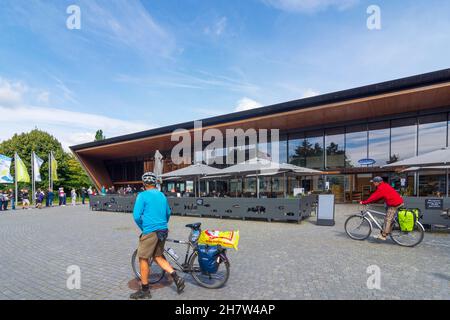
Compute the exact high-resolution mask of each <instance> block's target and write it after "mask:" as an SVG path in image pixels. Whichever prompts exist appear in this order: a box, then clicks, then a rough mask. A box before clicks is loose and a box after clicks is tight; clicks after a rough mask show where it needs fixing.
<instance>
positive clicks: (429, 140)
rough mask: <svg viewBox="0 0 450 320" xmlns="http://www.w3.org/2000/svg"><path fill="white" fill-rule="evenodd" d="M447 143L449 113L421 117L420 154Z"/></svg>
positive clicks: (442, 146)
mask: <svg viewBox="0 0 450 320" xmlns="http://www.w3.org/2000/svg"><path fill="white" fill-rule="evenodd" d="M446 145H447V114H446V113H444V114H437V115H432V116H424V117H420V118H419V154H423V153H427V152H430V151H434V150H437V149H440V148H444V147H445V146H446Z"/></svg>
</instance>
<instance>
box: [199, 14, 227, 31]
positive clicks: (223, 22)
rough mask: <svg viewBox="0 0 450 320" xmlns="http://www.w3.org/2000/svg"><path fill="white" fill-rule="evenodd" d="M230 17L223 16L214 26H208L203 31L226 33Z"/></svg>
mask: <svg viewBox="0 0 450 320" xmlns="http://www.w3.org/2000/svg"><path fill="white" fill-rule="evenodd" d="M227 22H228V19H227V17H222V18H220V19H219V20H217V21H216V22H215V23H214V25H213V26H211V27H206V28H205V29H204V30H203V32H204V33H205V34H207V35H210V34H213V35H216V36H220V35H222V34H223V33H224V31H225V29H226V27H227Z"/></svg>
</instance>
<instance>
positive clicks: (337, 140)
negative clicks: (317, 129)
mask: <svg viewBox="0 0 450 320" xmlns="http://www.w3.org/2000/svg"><path fill="white" fill-rule="evenodd" d="M325 148H326V167H327V168H343V167H344V166H345V129H344V128H337V129H329V130H326V132H325Z"/></svg>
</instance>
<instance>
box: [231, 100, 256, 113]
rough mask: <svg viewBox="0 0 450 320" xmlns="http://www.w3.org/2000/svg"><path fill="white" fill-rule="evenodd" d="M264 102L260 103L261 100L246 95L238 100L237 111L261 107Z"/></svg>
mask: <svg viewBox="0 0 450 320" xmlns="http://www.w3.org/2000/svg"><path fill="white" fill-rule="evenodd" d="M261 107H262V104H260V103H259V102H257V101H255V100H252V99H250V98H247V97H244V98H242V99H241V100H239V101H238V105H237V107H236V109H235V111H237V112H238V111H245V110H250V109H256V108H261Z"/></svg>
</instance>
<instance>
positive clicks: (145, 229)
mask: <svg viewBox="0 0 450 320" xmlns="http://www.w3.org/2000/svg"><path fill="white" fill-rule="evenodd" d="M133 218H134V221H135V222H136V224H137V226H138V227H139V229H141V231H142V234H144V235H145V234H149V233H151V232H154V231H157V230H166V229H168V227H167V224H168V222H169V218H170V207H169V203H168V201H167V199H166V196H165V195H164V194H163V193H162V192H160V191H159V190H157V189H150V190H147V191H144V192H141V193H139V194H138V196H137V198H136V202H135V204H134V209H133Z"/></svg>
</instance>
